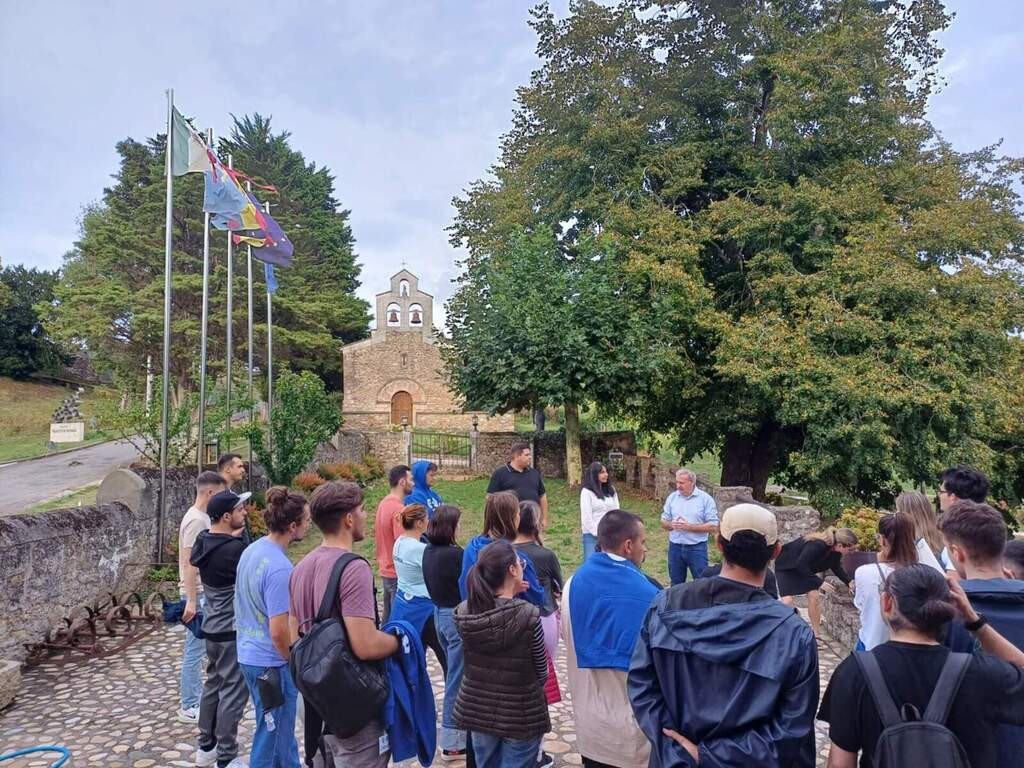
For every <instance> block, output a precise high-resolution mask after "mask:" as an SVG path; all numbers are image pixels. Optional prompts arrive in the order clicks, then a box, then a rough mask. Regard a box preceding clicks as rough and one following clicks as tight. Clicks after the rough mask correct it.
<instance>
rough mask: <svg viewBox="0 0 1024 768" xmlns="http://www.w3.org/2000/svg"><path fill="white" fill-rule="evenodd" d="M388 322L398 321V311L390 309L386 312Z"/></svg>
mask: <svg viewBox="0 0 1024 768" xmlns="http://www.w3.org/2000/svg"><path fill="white" fill-rule="evenodd" d="M388 322H389V323H397V322H398V311H397V310H394V309H392V310H391V311H390V312H388Z"/></svg>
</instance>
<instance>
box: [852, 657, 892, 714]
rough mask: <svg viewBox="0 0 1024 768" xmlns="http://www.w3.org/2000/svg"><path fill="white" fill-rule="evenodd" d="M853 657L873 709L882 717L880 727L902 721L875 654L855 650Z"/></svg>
mask: <svg viewBox="0 0 1024 768" xmlns="http://www.w3.org/2000/svg"><path fill="white" fill-rule="evenodd" d="M853 658H855V659H856V660H857V664H858V665H859V666H860V670H861V672H863V673H864V679H865V680H866V681H867V684H868V691H870V692H871V698H872V699H873V700H874V702H875V709H877V710H878V716H879V717H880V718H882V728H883V729H885V728H888V727H889V726H891V725H896V724H897V723H899V722H902V720H903V718H902V717H900V713H899V710H898V709H896V702H894V701H893V700H892V694H891V693H889V686H888V685H886V684H885V677H884V676H883V675H882V669H881V667H879V666H878V659H876V658H875V655H874V654H873V653H872V652H871V651H856V652H855V653H854V654H853Z"/></svg>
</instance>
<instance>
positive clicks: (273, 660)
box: [235, 536, 292, 667]
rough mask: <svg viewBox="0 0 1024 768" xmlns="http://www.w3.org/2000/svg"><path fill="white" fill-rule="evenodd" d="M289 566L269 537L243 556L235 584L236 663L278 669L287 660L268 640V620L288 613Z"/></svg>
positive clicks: (257, 541) (278, 547) (282, 550)
mask: <svg viewBox="0 0 1024 768" xmlns="http://www.w3.org/2000/svg"><path fill="white" fill-rule="evenodd" d="M291 573H292V562H291V560H289V559H288V556H287V555H286V554H285V553H284V548H283V547H281V546H280V545H278V544H275V543H274V542H273V541H271V540H270V538H269V537H267V536H264V537H263V538H261V539H257V540H256V541H254V542H253V543H252V544H250V545H249V546H248V547H246V548H245V551H244V552H243V553H242V558H241V560H239V561H238V576H237V579H236V581H235V632H236V633H237V635H236V637H237V640H236V645H237V647H238V663H239V664H249V665H251V666H254V667H281V666H284V664H286V663H287V662H286V660H285V658H284V657H283V656H281V654H280V652H279V651H278V650H277V647H276V646H275V645H274V643H273V642H272V641H271V639H270V617H272V616H280V615H281V614H282V613H283V614H287V613H288V577H289V576H291Z"/></svg>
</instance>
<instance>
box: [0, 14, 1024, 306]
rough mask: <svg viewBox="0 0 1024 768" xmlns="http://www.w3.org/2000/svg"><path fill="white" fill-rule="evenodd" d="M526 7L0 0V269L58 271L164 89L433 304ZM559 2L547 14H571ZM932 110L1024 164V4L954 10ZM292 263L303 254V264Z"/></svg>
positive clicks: (527, 55)
mask: <svg viewBox="0 0 1024 768" xmlns="http://www.w3.org/2000/svg"><path fill="white" fill-rule="evenodd" d="M532 5H533V2H531V0H396V1H395V2H390V3H384V2H379V1H378V0H349V1H348V2H340V1H338V2H334V1H332V0H296V1H294V2H284V1H279V2H273V1H271V0H250V1H249V2H248V3H245V4H244V7H245V8H246V9H247V13H246V18H245V19H244V20H239V22H237V23H233V22H232V14H234V13H236V12H237V9H239V8H241V7H243V6H240V5H238V4H236V3H232V4H228V3H224V2H220V1H219V0H214V1H213V2H210V1H208V2H205V3H198V2H194V1H193V0H187V1H183V2H174V3H140V2H137V1H136V2H126V1H122V2H114V1H111V0H89V1H88V2H84V1H83V0H74V1H71V0H0V10H2V18H3V20H4V21H3V25H2V26H0V105H2V106H0V232H2V233H3V237H2V238H0V263H2V264H4V265H7V264H18V263H22V264H25V265H27V266H34V267H41V268H47V269H55V268H58V267H59V266H60V265H61V263H62V256H63V254H64V253H65V252H67V251H68V250H69V249H70V248H71V246H72V244H73V242H74V240H75V238H76V236H77V234H78V227H79V220H80V217H81V211H82V209H83V207H84V206H86V205H88V204H90V203H94V202H97V201H99V200H100V199H101V196H102V192H103V188H104V186H106V185H108V184H109V183H110V176H111V174H113V173H114V172H115V171H116V170H117V154H116V151H115V149H114V145H115V144H116V143H117V142H118V141H120V140H121V139H123V138H126V137H129V136H131V137H134V138H136V139H143V138H145V137H148V136H153V135H155V134H157V133H160V132H163V131H164V130H165V126H166V109H167V108H166V98H165V96H164V91H165V89H166V88H168V87H173V88H174V90H175V102H176V104H177V105H178V107H179V109H180V110H181V111H182V112H183V113H184V114H186V115H189V116H191V117H193V118H194V122H195V124H196V125H197V127H200V128H202V129H206V128H207V127H212V128H213V129H214V132H215V133H217V134H220V133H221V132H223V131H226V130H227V129H228V127H229V126H230V125H231V118H230V116H231V114H237V115H242V114H246V113H253V112H259V113H261V114H264V115H271V116H272V117H273V124H272V125H273V127H274V128H275V129H276V130H288V131H290V132H291V134H292V135H291V144H292V146H293V148H295V149H298V150H299V151H301V152H302V153H303V154H304V155H305V156H306V158H307V160H312V161H315V162H316V163H317V165H318V166H324V165H326V166H327V167H328V168H330V169H331V171H332V172H333V173H334V175H335V177H336V181H335V185H336V197H337V199H338V200H339V201H340V202H341V205H342V207H344V208H347V209H350V210H351V212H352V213H351V219H350V223H351V226H352V231H353V234H354V236H355V239H356V252H357V257H358V260H359V262H360V264H361V267H362V278H361V279H362V286H361V287H360V289H359V294H360V295H361V296H362V297H363V298H366V299H367V300H372V297H373V295H374V294H375V293H378V292H381V291H384V290H387V288H388V278H389V277H390V275H392V274H394V273H395V272H397V271H398V270H399V269H401V268H402V266H403V264H404V265H405V266H406V267H407V268H408V269H410V270H411V271H412V272H414V273H415V274H417V275H419V277H420V287H421V289H423V290H425V291H427V292H428V293H432V294H433V295H434V296H435V323H436V324H438V325H441V324H443V317H444V315H443V302H444V300H445V299H447V298H448V297H449V296H450V295H451V293H452V291H453V286H452V284H451V281H452V279H453V278H454V277H455V276H456V275H457V274H458V265H457V261H458V260H459V259H460V258H462V256H463V255H464V254H462V253H461V252H460V251H459V250H457V249H454V248H453V247H452V246H451V245H450V244H449V242H448V237H447V233H446V232H445V228H446V227H447V226H449V225H450V224H451V222H452V217H453V214H454V209H453V208H452V205H451V200H452V198H453V197H454V196H456V195H459V194H460V193H461V192H462V191H463V190H464V189H465V188H466V187H467V186H468V185H469V184H471V183H472V182H473V181H475V180H477V179H480V178H483V177H485V176H486V174H487V169H488V167H489V166H490V165H491V164H492V163H493V162H494V161H495V160H496V159H497V154H498V142H499V139H500V137H501V135H502V134H503V133H504V132H505V131H506V130H507V129H508V127H509V125H510V121H511V116H512V111H513V108H514V99H515V91H516V88H517V87H519V86H521V85H525V84H526V83H528V81H529V76H530V72H531V71H532V70H533V69H534V68H535V67H536V66H537V63H538V61H537V58H536V56H535V53H534V46H535V42H536V41H535V37H534V34H533V30H532V29H531V28H530V27H529V26H528V23H527V22H528V20H529V18H530V16H529V9H530V7H531V6H532ZM566 5H567V0H556V1H555V2H553V3H552V7H553V8H554V10H555V12H556V14H558V15H559V16H564V15H565V13H566ZM947 7H949V8H950V10H953V11H955V12H956V14H957V17H956V18H955V19H954V21H953V24H952V25H951V27H950V28H949V29H948V30H947V31H946V32H945V33H944V34H943V35H942V36H941V38H940V42H941V44H942V45H943V47H944V48H945V49H946V55H945V57H944V59H943V61H942V64H941V67H940V71H941V73H942V74H943V76H944V78H945V81H946V82H945V85H944V87H943V88H942V90H941V91H940V92H939V93H938V94H936V95H935V96H933V98H932V101H931V104H930V108H929V116H930V118H931V120H932V122H933V123H934V124H935V126H936V127H937V128H938V130H939V132H940V133H941V134H942V135H943V136H944V137H945V138H946V139H947V140H949V141H951V142H952V144H953V146H954V147H955V148H956V149H959V150H970V149H976V148H979V147H981V146H985V145H988V144H992V143H995V142H997V141H999V140H1003V142H1004V143H1003V150H1004V152H1005V153H1006V154H1010V155H1016V156H1024V131H1022V130H1021V126H1022V125H1024V85H1022V79H1021V74H1022V72H1024V47H1022V46H1021V45H1020V42H1019V40H1020V36H1021V33H1022V32H1024V3H1021V2H1020V0H956V1H955V2H949V3H947ZM297 257H298V258H301V254H297Z"/></svg>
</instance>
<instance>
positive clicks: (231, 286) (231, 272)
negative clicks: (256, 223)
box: [224, 154, 235, 448]
mask: <svg viewBox="0 0 1024 768" xmlns="http://www.w3.org/2000/svg"><path fill="white" fill-rule="evenodd" d="M234 167H235V165H234V158H232V156H231V155H230V154H229V155H228V168H231V169H233V168H234ZM234 290H235V254H234V243H233V242H232V241H231V232H230V231H229V232H228V362H227V372H226V376H227V383H226V386H225V388H224V389H225V400H224V402H225V404H226V406H227V412H228V423H227V432H225V433H224V447H225V448H231V358H232V356H233V355H234V350H233V349H232V344H231V336H232V325H233V323H232V321H233V320H234V302H233V297H234Z"/></svg>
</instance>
